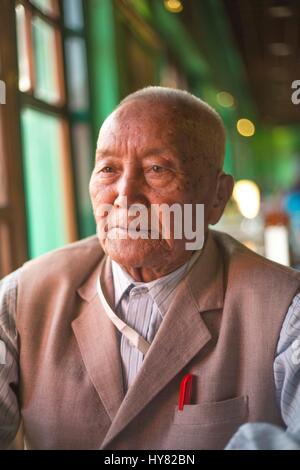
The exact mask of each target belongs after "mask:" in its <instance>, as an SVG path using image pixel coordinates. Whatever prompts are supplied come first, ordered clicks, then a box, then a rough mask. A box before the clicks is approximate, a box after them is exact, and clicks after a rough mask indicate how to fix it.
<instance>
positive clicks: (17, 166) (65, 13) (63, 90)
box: [0, 0, 95, 277]
mask: <svg viewBox="0 0 300 470" xmlns="http://www.w3.org/2000/svg"><path fill="white" fill-rule="evenodd" d="M2 3H3V4H4V5H3V8H2V11H1V19H0V52H1V55H0V57H3V58H4V64H3V66H1V69H0V70H1V74H2V72H3V74H4V80H5V79H7V83H8V84H9V87H8V88H9V90H8V94H9V97H10V100H9V103H7V105H5V106H6V108H5V110H6V113H5V117H4V119H3V116H2V115H3V109H4V107H3V106H2V107H1V108H0V132H1V133H0V136H1V141H0V249H1V257H0V260H1V261H0V277H2V276H3V275H4V274H5V273H7V272H9V271H11V270H12V269H15V268H16V267H18V266H20V264H22V263H23V262H24V261H25V260H26V259H27V258H28V257H29V258H32V257H36V256H39V255H40V254H42V253H44V252H46V251H49V250H51V249H54V248H57V247H59V246H62V245H64V244H66V243H68V242H72V241H74V240H76V239H77V238H79V237H83V236H87V235H90V234H92V233H95V225H94V221H93V216H92V210H91V204H90V200H89V194H88V182H89V178H90V173H91V171H92V166H93V149H92V145H91V132H90V114H89V108H90V99H89V86H88V73H87V57H86V43H85V36H86V32H85V14H84V8H83V3H82V0H64V1H61V0H30V1H29V0H17V1H16V2H13V1H11V0H3V2H2ZM2 12H4V15H2ZM7 49H10V53H9V54H8V53H7ZM12 72H13V73H12ZM12 75H13V76H15V77H16V80H15V81H14V82H12V80H11V77H12ZM8 77H9V78H8ZM0 78H1V76H0ZM1 112H2V114H1ZM13 122H14V128H13ZM16 123H17V125H16ZM11 141H13V143H14V145H11ZM17 227H18V228H17ZM17 233H18V235H17ZM17 242H18V246H19V248H18V250H17V251H18V253H17V252H15V251H14V247H15V246H16V244H17ZM2 265H3V266H2Z"/></svg>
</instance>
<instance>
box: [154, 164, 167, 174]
mask: <svg viewBox="0 0 300 470" xmlns="http://www.w3.org/2000/svg"><path fill="white" fill-rule="evenodd" d="M151 170H152V171H154V173H163V172H164V171H166V168H164V167H163V166H160V165H153V166H152V167H151Z"/></svg>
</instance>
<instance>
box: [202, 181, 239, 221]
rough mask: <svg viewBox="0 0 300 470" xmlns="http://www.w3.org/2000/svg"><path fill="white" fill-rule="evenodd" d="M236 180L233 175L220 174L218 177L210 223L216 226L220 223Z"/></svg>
mask: <svg viewBox="0 0 300 470" xmlns="http://www.w3.org/2000/svg"><path fill="white" fill-rule="evenodd" d="M233 186H234V179H233V177H232V176H231V175H226V173H220V174H219V176H218V181H217V186H216V191H215V197H214V200H213V203H212V206H211V210H210V213H209V218H208V223H209V224H211V225H215V224H216V223H217V222H219V220H220V218H221V216H222V214H223V212H224V209H225V207H226V204H227V202H228V201H229V199H230V196H231V194H232V191H233Z"/></svg>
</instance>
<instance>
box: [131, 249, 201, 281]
mask: <svg viewBox="0 0 300 470" xmlns="http://www.w3.org/2000/svg"><path fill="white" fill-rule="evenodd" d="M193 254H194V252H193V251H189V252H187V253H185V254H184V256H182V257H181V258H180V259H177V260H174V261H173V262H171V263H168V264H164V266H157V267H156V266H153V267H152V266H146V267H143V266H142V267H138V268H132V267H131V266H124V265H122V268H123V269H124V270H125V271H127V272H128V274H130V276H131V277H132V278H133V279H134V280H135V281H137V282H151V281H154V280H155V279H159V278H160V277H163V276H166V275H167V274H169V273H171V272H173V271H176V269H178V268H180V266H182V265H184V264H185V263H186V262H187V261H189V260H190V259H191V257H192V255H193Z"/></svg>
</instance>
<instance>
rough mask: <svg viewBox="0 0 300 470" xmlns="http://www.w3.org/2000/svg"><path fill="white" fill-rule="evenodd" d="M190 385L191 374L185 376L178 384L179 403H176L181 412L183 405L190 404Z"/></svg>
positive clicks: (191, 380) (191, 381)
mask: <svg viewBox="0 0 300 470" xmlns="http://www.w3.org/2000/svg"><path fill="white" fill-rule="evenodd" d="M192 383H193V375H192V374H186V375H185V376H184V377H183V379H182V381H181V383H180V390H179V401H178V410H179V411H182V410H183V407H184V405H188V404H189V403H190V402H191V396H192Z"/></svg>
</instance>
